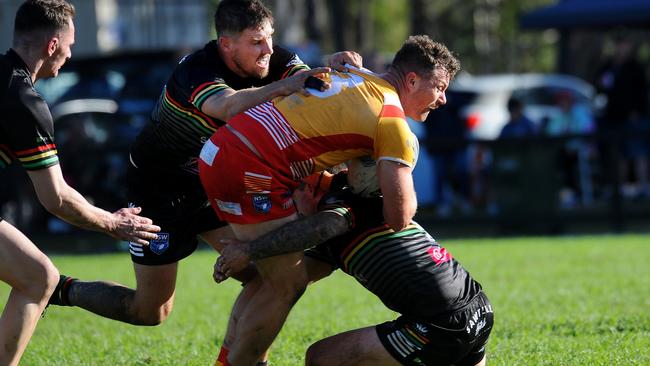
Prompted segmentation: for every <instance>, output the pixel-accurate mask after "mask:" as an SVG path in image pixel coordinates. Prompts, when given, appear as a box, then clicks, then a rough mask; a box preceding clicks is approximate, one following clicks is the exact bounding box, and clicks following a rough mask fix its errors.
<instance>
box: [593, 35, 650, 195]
mask: <svg viewBox="0 0 650 366" xmlns="http://www.w3.org/2000/svg"><path fill="white" fill-rule="evenodd" d="M636 48H637V47H636V45H635V44H634V42H632V41H631V40H629V39H626V38H623V37H618V38H617V39H616V40H615V48H614V54H613V55H612V56H611V57H609V58H608V59H607V60H606V61H605V63H604V64H603V66H602V67H601V68H600V70H599V72H598V75H597V78H596V87H597V88H598V90H599V92H601V93H603V94H604V95H605V96H606V97H607V105H606V106H605V109H604V112H603V115H602V119H601V121H600V127H601V128H602V130H603V131H604V132H606V133H607V136H608V137H610V138H611V137H612V136H613V137H614V138H615V139H614V142H613V143H614V144H616V143H617V142H618V143H619V144H622V146H624V148H623V149H622V153H623V158H622V160H620V161H618V162H616V161H615V158H613V157H614V156H616V155H617V154H612V152H611V151H610V149H611V146H612V145H611V143H612V142H610V141H612V140H611V139H608V141H607V142H606V144H605V143H603V144H602V145H601V154H602V156H603V158H604V160H603V164H604V166H603V171H604V172H605V174H603V177H604V178H607V177H611V174H607V173H606V172H610V171H615V170H618V174H620V178H621V181H622V182H624V183H626V182H628V179H629V175H630V174H629V169H628V168H629V167H630V166H632V167H634V170H635V175H636V178H637V182H638V183H639V186H640V187H642V189H647V188H646V187H647V186H648V177H647V175H648V173H647V170H648V166H647V165H648V151H647V150H648V149H647V146H646V145H647V138H646V139H645V140H643V136H642V135H643V132H644V131H645V130H647V129H648V127H647V123H646V121H647V120H648V119H647V118H644V117H645V116H646V115H647V112H648V81H647V78H646V75H645V71H644V69H643V67H642V66H641V64H640V63H639V62H638V61H637V59H636ZM640 135H641V137H639V136H640ZM617 137H618V138H617ZM621 138H622V139H623V140H620V139H621ZM616 163H618V164H617V165H618V166H619V167H621V168H620V169H615V165H616ZM609 179H611V178H609ZM606 183H610V184H611V183H612V182H611V181H610V182H606ZM626 187H627V188H631V187H632V186H631V185H629V184H627V185H626ZM638 191H639V190H638V189H624V190H623V192H624V193H628V192H629V193H630V194H635V193H636V192H638Z"/></svg>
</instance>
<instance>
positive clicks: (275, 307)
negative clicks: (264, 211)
mask: <svg viewBox="0 0 650 366" xmlns="http://www.w3.org/2000/svg"><path fill="white" fill-rule="evenodd" d="M296 218H297V215H295V214H293V215H291V216H289V217H285V218H282V219H277V220H273V221H267V222H265V223H263V224H261V225H258V224H256V225H232V226H233V230H234V231H235V234H236V235H237V237H238V238H239V239H240V240H252V239H254V238H256V237H258V236H260V235H263V234H265V233H266V232H269V231H271V230H273V229H275V228H277V227H280V226H282V225H283V224H285V223H287V222H290V221H293V220H295V219H296ZM302 259H303V253H302V252H300V253H291V254H286V255H281V256H275V257H271V258H266V259H263V260H259V261H257V262H256V265H257V269H258V271H259V273H260V275H261V277H262V284H261V286H260V288H259V290H258V291H256V292H255V294H254V295H253V296H252V298H251V299H250V301H249V302H248V304H247V305H246V307H245V308H244V309H243V311H242V315H241V317H240V319H239V322H238V324H237V333H236V340H235V342H233V344H232V345H231V348H230V355H229V357H228V360H229V361H230V363H231V364H233V365H254V364H255V361H256V360H257V359H259V357H260V355H261V354H262V353H263V352H264V351H265V350H266V349H268V347H269V346H270V345H271V343H272V342H273V340H274V339H275V337H276V336H277V334H278V332H279V331H280V329H281V328H282V324H284V321H285V319H286V317H287V315H288V314H289V310H290V309H291V307H292V306H293V304H294V303H295V302H296V301H297V300H298V298H299V297H300V295H301V294H302V292H303V291H304V289H305V287H306V286H307V282H308V278H307V272H306V270H305V267H304V263H303V262H302Z"/></svg>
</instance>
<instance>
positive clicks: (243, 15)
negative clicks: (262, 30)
mask: <svg viewBox="0 0 650 366" xmlns="http://www.w3.org/2000/svg"><path fill="white" fill-rule="evenodd" d="M265 21H268V22H269V23H271V25H273V13H271V10H269V9H268V8H267V7H266V6H264V4H263V3H262V2H261V1H259V0H221V2H219V5H218V6H217V11H216V12H215V13H214V27H215V29H216V31H217V36H219V37H220V36H223V35H226V34H233V33H234V34H237V33H241V32H243V31H244V30H245V29H248V28H251V27H260V26H261V25H262V24H263V23H264V22H265Z"/></svg>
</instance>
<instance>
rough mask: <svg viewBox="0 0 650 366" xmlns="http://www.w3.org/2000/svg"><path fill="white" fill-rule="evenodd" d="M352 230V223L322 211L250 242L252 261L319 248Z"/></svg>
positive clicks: (249, 248) (339, 216) (249, 249)
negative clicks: (350, 224) (317, 246)
mask: <svg viewBox="0 0 650 366" xmlns="http://www.w3.org/2000/svg"><path fill="white" fill-rule="evenodd" d="M349 229H350V227H349V223H348V220H347V219H346V218H344V217H343V216H341V215H338V214H335V213H332V212H327V211H325V212H319V213H317V214H314V215H311V216H307V217H303V218H301V219H298V220H296V221H293V222H290V223H288V224H286V225H284V226H282V227H280V228H278V229H276V230H273V231H271V232H270V233H268V234H266V235H263V236H262V237H260V238H258V239H256V240H254V241H251V242H250V243H248V252H249V255H250V257H251V259H252V260H255V259H261V258H268V257H272V256H274V255H280V254H285V253H291V252H299V251H302V250H305V249H309V248H312V247H315V246H316V245H318V244H321V243H324V242H326V241H327V240H329V239H331V238H334V237H336V236H339V235H341V234H343V233H345V232H347V231H348V230H349Z"/></svg>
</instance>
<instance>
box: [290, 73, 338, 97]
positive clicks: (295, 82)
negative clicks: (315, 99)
mask: <svg viewBox="0 0 650 366" xmlns="http://www.w3.org/2000/svg"><path fill="white" fill-rule="evenodd" d="M330 71H332V69H330V68H329V67H317V68H315V69H311V70H304V71H301V72H299V73H296V74H295V75H293V76H290V77H288V78H286V79H282V80H280V81H278V83H282V87H283V89H282V92H281V95H285V96H286V95H289V94H292V93H295V92H300V93H303V94H305V95H309V92H308V91H307V89H306V88H307V87H313V86H314V84H311V85H310V83H306V82H307V79H308V78H309V77H310V76H311V77H316V78H319V79H321V81H322V77H323V76H324V75H325V74H327V73H328V72H330ZM329 87H330V84H329V83H328V82H325V81H323V82H322V84H320V85H318V90H320V91H325V90H327V89H329Z"/></svg>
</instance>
